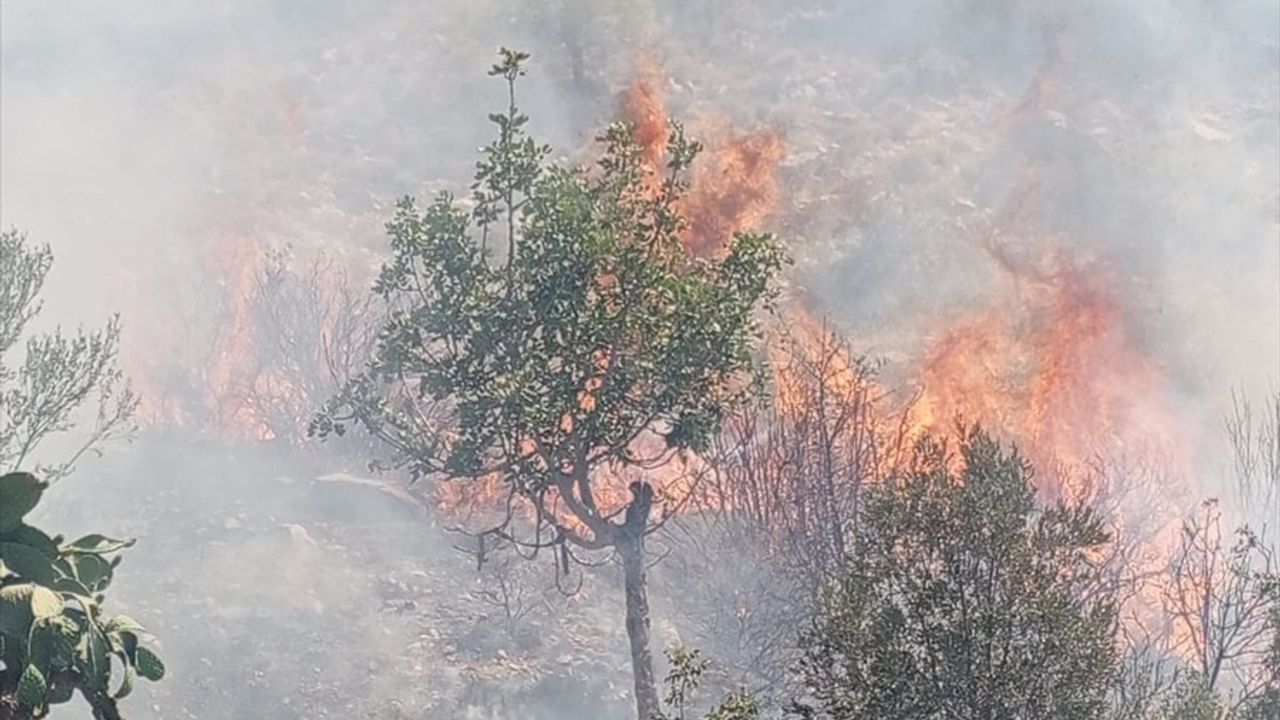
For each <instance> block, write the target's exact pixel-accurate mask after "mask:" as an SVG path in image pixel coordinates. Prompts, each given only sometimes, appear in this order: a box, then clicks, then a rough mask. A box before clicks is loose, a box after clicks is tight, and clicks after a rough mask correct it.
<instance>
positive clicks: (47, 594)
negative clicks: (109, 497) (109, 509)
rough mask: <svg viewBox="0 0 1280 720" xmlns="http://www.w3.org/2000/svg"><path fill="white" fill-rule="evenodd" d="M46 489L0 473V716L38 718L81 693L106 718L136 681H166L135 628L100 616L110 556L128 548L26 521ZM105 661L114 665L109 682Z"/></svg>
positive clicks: (24, 476)
mask: <svg viewBox="0 0 1280 720" xmlns="http://www.w3.org/2000/svg"><path fill="white" fill-rule="evenodd" d="M47 487H48V484H47V483H45V482H43V481H41V480H38V479H36V477H35V476H33V475H30V474H28V473H10V474H8V475H4V476H0V661H2V662H3V663H4V665H3V669H0V718H39V717H44V716H45V715H46V714H47V713H48V711H49V708H50V706H52V705H57V704H60V703H65V702H67V701H69V700H70V699H71V697H72V695H73V693H74V692H76V691H79V692H80V694H81V695H82V696H83V697H84V699H85V701H86V702H88V704H89V706H90V707H91V708H92V710H93V714H94V717H95V718H97V719H98V720H114V719H115V718H120V717H121V714H120V711H119V709H118V708H117V706H116V703H117V701H119V700H121V699H123V698H125V697H127V696H128V695H129V693H130V692H131V691H132V689H133V683H134V678H135V676H141V677H144V678H146V679H148V680H159V679H161V678H162V677H164V664H163V663H162V662H161V661H160V659H159V657H157V656H156V654H155V653H154V652H153V651H152V650H150V649H149V648H147V647H146V646H145V645H143V644H142V639H143V637H144V630H143V628H142V626H141V625H139V624H138V623H137V622H135V621H134V620H133V619H131V618H129V617H127V616H124V615H118V616H115V617H109V616H107V615H105V614H104V613H103V610H102V605H103V602H104V599H105V598H104V593H105V592H106V590H107V588H108V586H110V584H111V580H112V577H113V575H114V573H115V568H116V567H117V566H118V565H119V557H117V556H116V555H117V553H119V552H120V551H121V550H123V549H125V548H127V547H129V546H130V545H132V544H133V543H132V541H124V540H113V539H111V538H108V537H104V536H102V535H86V536H84V537H82V538H80V539H78V540H74V541H71V542H64V540H63V538H62V537H61V536H55V537H50V536H49V535H47V534H45V533H44V532H43V531H42V530H40V529H38V528H36V527H33V526H31V525H28V524H26V523H25V522H24V518H25V517H26V515H27V514H28V513H29V512H30V511H31V510H33V509H34V508H35V507H36V505H37V504H38V503H39V502H40V499H41V497H42V496H43V494H44V490H45V489H46V488H47ZM112 657H115V658H116V659H118V660H119V662H120V667H121V673H120V675H119V676H118V677H116V678H115V681H114V683H113V677H112V675H113V670H112V666H111V658H112Z"/></svg>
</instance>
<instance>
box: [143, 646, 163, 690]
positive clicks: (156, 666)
mask: <svg viewBox="0 0 1280 720" xmlns="http://www.w3.org/2000/svg"><path fill="white" fill-rule="evenodd" d="M136 664H137V667H138V674H139V675H141V676H142V677H144V678H146V679H148V680H150V681H152V682H158V681H160V680H162V679H164V663H163V662H162V661H161V660H160V657H159V656H157V655H156V654H155V653H154V652H152V651H151V650H149V649H147V648H145V647H143V646H141V645H140V646H138V653H137V663H136Z"/></svg>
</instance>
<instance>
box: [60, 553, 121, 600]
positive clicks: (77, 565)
mask: <svg viewBox="0 0 1280 720" xmlns="http://www.w3.org/2000/svg"><path fill="white" fill-rule="evenodd" d="M66 561H67V565H69V566H70V568H71V574H72V576H73V577H75V578H76V579H77V580H79V581H80V584H82V585H84V587H85V588H87V589H88V590H89V591H90V592H98V591H100V590H103V589H104V588H106V587H107V585H109V584H111V575H112V565H111V563H110V562H108V561H107V560H105V559H103V558H102V556H100V555H71V556H69V557H68V558H66Z"/></svg>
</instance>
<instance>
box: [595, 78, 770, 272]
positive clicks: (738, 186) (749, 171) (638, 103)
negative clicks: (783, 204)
mask: <svg viewBox="0 0 1280 720" xmlns="http://www.w3.org/2000/svg"><path fill="white" fill-rule="evenodd" d="M661 77H662V73H661V71H660V69H659V68H658V67H657V66H656V65H655V64H654V63H653V62H652V61H651V60H646V61H644V62H643V63H641V67H640V70H639V71H638V73H637V75H636V78H635V80H634V81H633V82H632V84H631V86H630V87H629V88H628V89H627V91H626V92H625V93H624V94H623V96H622V102H621V108H620V109H621V115H622V118H623V119H624V120H625V121H626V122H628V123H630V124H631V127H632V133H633V137H634V139H635V141H636V142H637V143H638V144H639V145H640V147H641V158H642V159H643V160H644V162H645V163H646V165H648V167H649V169H650V170H651V171H652V172H654V173H655V174H656V173H657V172H658V171H659V170H660V169H661V167H662V165H661V163H662V157H663V155H664V154H665V152H666V142H667V132H668V127H667V126H668V120H667V111H666V106H665V102H666V97H665V95H664V94H663V93H662V91H661V90H660V88H659V78H661ZM708 145H709V151H708V154H707V155H706V156H704V157H702V158H701V159H700V160H699V161H698V163H697V164H696V165H695V167H694V175H693V183H692V186H691V188H690V190H689V192H688V194H687V195H686V196H685V197H684V199H683V202H682V203H681V207H680V210H681V211H682V213H683V215H684V217H685V219H686V220H687V222H688V225H687V227H686V228H685V231H684V233H683V236H682V240H683V242H684V246H685V249H686V250H687V251H688V252H689V253H690V254H692V255H695V256H699V257H706V256H710V255H714V254H715V253H716V252H718V251H720V250H721V249H722V248H724V247H725V246H726V245H727V244H728V243H729V241H730V240H731V239H732V238H733V236H734V234H735V233H739V232H744V231H749V230H753V229H755V228H757V227H759V226H760V224H761V223H762V222H763V221H764V220H766V219H767V218H768V217H769V216H770V215H771V214H772V213H773V211H774V209H775V208H776V207H777V203H778V196H779V190H778V180H777V174H778V166H779V164H780V163H781V162H782V158H783V155H784V153H785V145H784V143H783V140H782V135H781V133H780V132H778V130H777V129H775V128H761V129H757V130H753V131H751V132H747V133H737V132H733V131H721V132H719V133H717V136H716V137H713V141H712V142H710V143H708Z"/></svg>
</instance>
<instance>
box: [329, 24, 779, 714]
mask: <svg viewBox="0 0 1280 720" xmlns="http://www.w3.org/2000/svg"><path fill="white" fill-rule="evenodd" d="M527 58H528V56H527V55H525V54H523V53H517V52H513V51H509V50H505V49H504V50H503V51H502V60H501V62H500V63H499V64H497V65H495V66H494V67H493V69H492V71H491V73H490V74H491V75H493V76H497V77H500V78H502V79H503V80H504V81H505V82H506V84H507V90H508V100H509V102H508V107H507V109H506V111H505V112H503V113H497V114H493V115H490V120H491V121H492V122H493V123H494V125H495V126H496V128H497V135H498V137H497V139H496V140H495V141H494V142H493V143H492V144H490V145H489V146H487V147H486V148H484V149H483V152H482V157H481V159H480V160H479V162H478V163H477V171H476V176H475V183H474V185H473V186H472V190H473V197H472V200H473V203H472V205H471V207H470V208H467V207H465V206H464V204H462V203H460V202H459V201H458V200H457V199H455V198H454V197H453V196H451V195H449V194H442V195H440V196H439V197H437V198H436V200H435V201H434V202H432V203H431V204H430V205H429V206H428V207H427V208H426V209H425V211H422V210H419V209H418V207H417V206H416V205H415V203H414V202H413V201H412V200H411V199H404V200H402V201H401V202H400V203H399V205H398V207H397V209H396V212H395V215H394V217H393V218H392V220H391V222H390V223H389V224H388V226H387V228H388V232H389V235H390V240H391V252H392V257H391V260H390V261H389V262H388V263H387V264H386V265H385V266H384V268H383V270H382V273H381V275H380V277H379V279H378V282H377V283H376V286H375V291H376V292H377V293H378V294H379V295H381V296H382V298H384V299H385V301H386V304H387V306H388V308H389V310H390V321H389V323H388V324H387V325H386V327H385V328H383V330H382V333H381V336H380V338H379V341H378V345H377V349H376V351H375V357H374V359H373V360H372V361H371V363H370V365H369V367H368V370H367V372H365V373H364V374H363V375H361V376H360V377H358V378H357V379H356V380H354V381H353V382H351V383H350V384H348V386H347V387H346V388H345V390H344V391H343V392H342V393H340V395H339V396H338V397H337V398H335V400H334V401H333V402H332V403H330V404H329V405H328V406H327V408H326V410H325V411H324V412H322V413H321V414H320V415H319V416H318V417H317V418H316V420H315V421H314V423H313V426H312V430H313V432H315V433H317V434H319V435H321V436H325V435H328V434H329V433H342V432H344V431H345V430H346V429H347V428H348V426H350V425H351V424H352V423H355V424H358V425H360V426H363V427H364V428H366V429H367V430H368V431H370V432H371V433H373V434H374V435H375V436H376V437H378V438H380V439H381V440H383V441H385V442H386V443H387V444H388V445H389V446H390V447H391V448H392V449H393V450H394V451H395V454H396V457H397V458H398V459H399V461H401V462H403V463H404V464H405V465H407V466H408V468H409V469H410V470H411V472H412V474H413V475H414V476H415V477H421V476H424V475H431V476H435V477H443V478H449V479H452V480H454V481H457V482H465V481H474V480H478V479H480V478H491V477H498V478H501V481H502V482H503V483H504V484H505V486H506V487H507V488H508V490H509V497H508V504H507V512H506V513H505V516H504V517H503V518H502V519H500V520H498V521H497V522H496V523H495V524H494V525H492V526H490V527H487V528H484V529H482V530H481V531H479V533H478V537H479V541H478V545H479V548H480V550H481V553H480V554H481V556H482V557H483V552H484V550H485V548H486V542H489V543H490V545H489V546H488V547H492V546H493V545H494V544H497V543H506V544H514V545H516V546H517V547H519V548H524V549H532V550H534V551H536V550H537V549H539V548H548V549H552V550H553V551H554V552H555V557H556V558H557V567H561V568H564V569H567V568H568V565H569V561H570V559H571V558H573V557H576V554H575V553H580V552H592V551H613V552H616V554H617V555H618V556H619V558H620V559H621V564H622V567H623V575H624V584H625V597H626V629H627V633H628V636H629V639H630V645H631V658H632V664H633V671H634V679H635V697H636V705H637V710H638V713H639V717H640V718H641V719H642V720H648V719H649V718H652V717H654V716H656V715H657V714H658V712H659V711H660V707H659V701H658V694H657V688H656V682H655V678H654V674H653V663H652V659H651V654H650V650H649V609H648V598H647V593H646V586H645V551H644V544H645V537H646V536H647V535H649V534H650V533H652V532H653V531H654V530H655V528H657V527H658V526H660V525H661V521H662V518H663V517H665V516H666V513H665V512H664V511H662V510H661V509H660V506H661V505H663V504H666V503H668V502H672V500H671V499H670V498H666V497H664V496H663V494H662V493H655V488H654V487H653V485H652V484H651V483H650V481H649V476H646V475H645V474H644V473H645V472H646V471H648V470H650V469H653V468H656V467H659V466H662V465H664V464H666V463H668V462H670V461H671V460H672V458H673V457H674V456H675V455H677V454H679V453H681V452H684V451H698V450H701V449H704V448H705V447H707V445H708V443H709V441H710V440H711V438H712V437H713V436H714V435H715V434H716V433H717V431H718V430H719V428H720V425H721V422H722V419H723V418H724V416H725V415H726V413H727V412H728V411H729V410H730V409H732V408H733V407H735V406H737V405H738V404H739V403H741V402H743V401H744V400H746V399H747V398H748V397H750V396H751V395H752V394H753V393H754V392H756V390H757V389H758V379H759V378H758V373H757V372H756V370H757V368H756V365H755V361H754V357H755V354H754V353H753V350H754V344H755V342H756V340H757V339H758V336H759V328H758V325H757V314H758V310H759V308H761V306H762V305H766V304H767V303H768V301H769V299H770V298H771V296H772V289H771V285H772V280H773V278H774V276H775V274H776V272H777V271H778V270H779V268H780V267H781V265H782V263H783V262H784V258H783V254H782V252H781V250H780V249H779V247H778V245H777V244H776V243H775V241H774V239H773V238H772V237H771V236H769V235H765V234H739V235H737V236H736V237H735V238H733V239H732V241H730V242H729V244H728V247H727V248H725V252H724V253H723V254H722V255H721V256H720V257H718V258H716V259H700V258H694V257H690V256H689V255H688V254H687V253H686V252H684V250H683V247H682V245H681V242H680V234H681V231H682V230H683V228H684V226H685V220H684V218H683V216H682V215H681V212H680V209H679V208H680V201H681V198H682V196H683V194H684V193H685V191H686V190H687V179H686V176H687V173H688V170H689V168H690V165H691V164H692V163H693V161H694V158H695V157H696V155H697V154H698V151H699V146H698V145H697V144H696V143H694V142H691V141H689V140H687V139H686V138H685V136H684V134H683V132H682V130H681V128H680V126H679V125H678V124H673V126H672V128H671V134H670V138H669V143H668V146H667V153H666V167H665V169H664V170H663V171H661V172H656V171H654V170H653V169H651V168H650V167H649V166H648V165H647V164H646V163H645V161H644V160H643V157H642V152H641V148H640V147H639V146H638V145H637V144H636V143H635V142H634V140H633V139H632V136H631V132H630V129H629V128H628V127H626V126H625V125H622V124H615V125H613V126H611V127H609V128H608V129H607V130H606V131H605V132H604V133H603V134H602V135H601V137H600V138H599V140H600V143H601V145H602V149H603V151H602V157H601V158H600V159H599V161H598V163H597V164H596V165H595V166H594V168H565V167H560V166H558V165H556V164H554V163H552V162H550V161H549V159H548V158H549V154H550V148H548V147H547V146H545V145H542V144H539V143H537V142H535V141H534V140H533V139H532V138H531V137H530V136H529V134H528V131H527V123H528V118H527V117H526V116H525V115H523V114H522V113H521V112H520V111H519V109H518V108H517V106H516V101H515V86H516V80H517V78H518V77H519V76H521V75H522V74H523V73H524V61H525V60H527ZM605 473H610V476H611V477H617V474H619V473H631V476H630V480H631V481H630V484H629V491H630V500H629V502H627V503H626V505H625V508H623V509H618V508H613V509H612V510H611V509H609V508H608V507H607V506H606V505H605V504H604V503H602V502H601V499H600V497H599V491H600V483H602V482H603V479H602V478H603V477H604V475H605ZM517 503H524V504H525V507H526V508H529V509H530V511H529V512H527V513H521V512H518V511H517V510H516V509H515V506H516V504H517ZM527 518H532V519H531V520H526V519H527ZM521 522H524V524H525V525H526V526H527V527H524V528H523V530H521V529H520V524H521Z"/></svg>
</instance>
